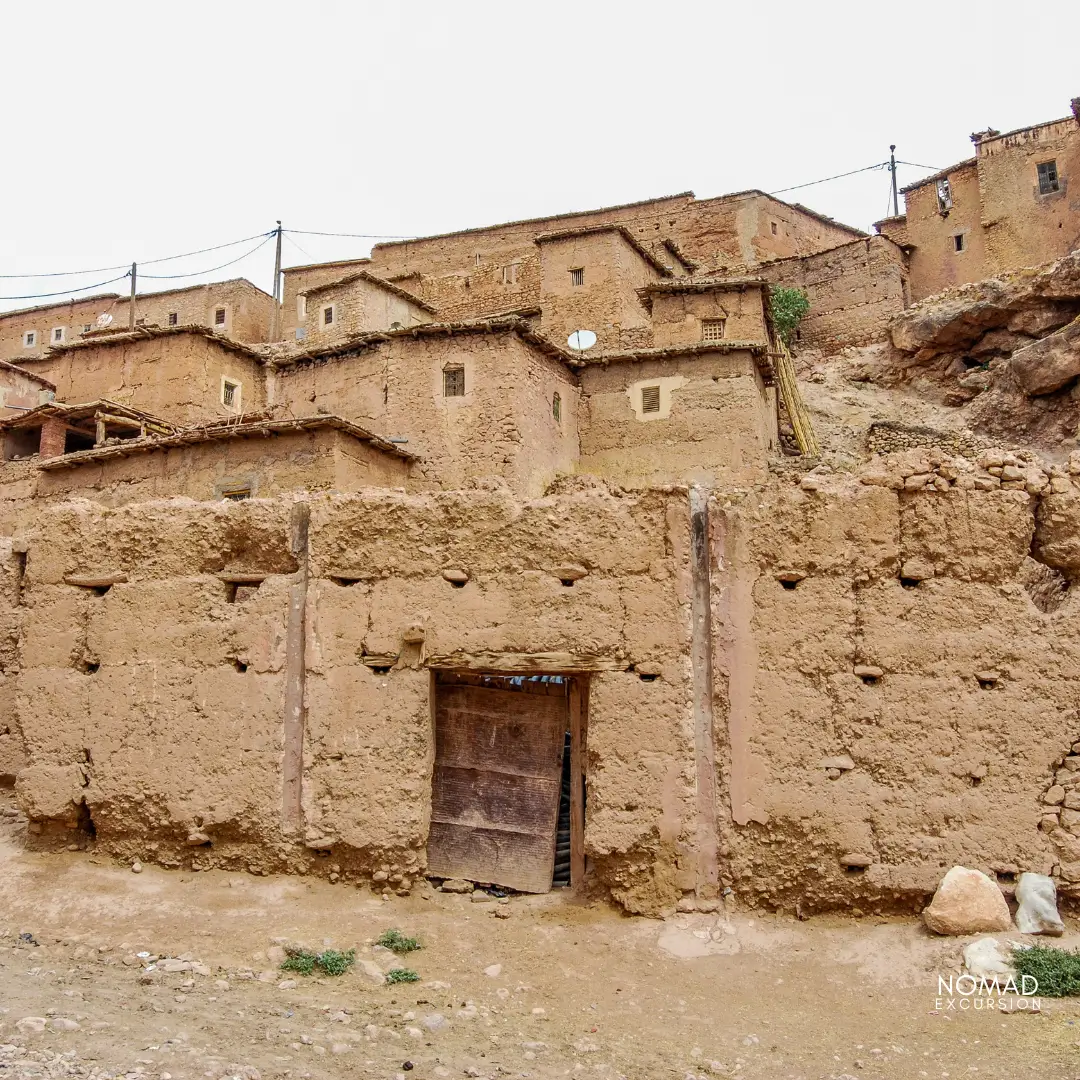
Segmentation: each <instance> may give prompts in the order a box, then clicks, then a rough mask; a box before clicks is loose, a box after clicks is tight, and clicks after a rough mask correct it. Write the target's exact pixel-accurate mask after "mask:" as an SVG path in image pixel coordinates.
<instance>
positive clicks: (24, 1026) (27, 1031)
mask: <svg viewBox="0 0 1080 1080" xmlns="http://www.w3.org/2000/svg"><path fill="white" fill-rule="evenodd" d="M47 1023H48V1021H47V1020H46V1019H45V1017H44V1016H24V1017H23V1018H22V1019H21V1020H16V1021H15V1027H16V1028H18V1030H19V1031H21V1032H22V1033H23V1034H24V1035H32V1034H36V1033H38V1032H41V1031H44V1030H45V1025H46V1024H47Z"/></svg>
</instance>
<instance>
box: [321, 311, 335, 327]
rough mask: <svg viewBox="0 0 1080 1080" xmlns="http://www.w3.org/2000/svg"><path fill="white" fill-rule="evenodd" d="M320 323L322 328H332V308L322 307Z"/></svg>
mask: <svg viewBox="0 0 1080 1080" xmlns="http://www.w3.org/2000/svg"><path fill="white" fill-rule="evenodd" d="M322 321H323V326H332V325H333V323H334V308H333V306H330V307H324V308H323V309H322Z"/></svg>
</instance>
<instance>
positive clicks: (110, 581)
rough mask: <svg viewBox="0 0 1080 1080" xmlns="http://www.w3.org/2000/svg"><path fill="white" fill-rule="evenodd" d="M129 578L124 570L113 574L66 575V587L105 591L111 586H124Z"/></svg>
mask: <svg viewBox="0 0 1080 1080" xmlns="http://www.w3.org/2000/svg"><path fill="white" fill-rule="evenodd" d="M127 579H128V576H127V574H125V573H124V572H123V571H122V570H120V571H116V572H115V573H112V574H65V575H64V584H65V585H78V586H79V588H81V589H103V588H106V587H107V586H109V585H122V584H123V583H124V582H125V581H127Z"/></svg>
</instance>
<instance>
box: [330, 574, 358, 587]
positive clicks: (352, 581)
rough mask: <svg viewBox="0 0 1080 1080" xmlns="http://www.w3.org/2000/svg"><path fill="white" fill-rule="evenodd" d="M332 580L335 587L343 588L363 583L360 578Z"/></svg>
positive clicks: (336, 578) (337, 578) (333, 578)
mask: <svg viewBox="0 0 1080 1080" xmlns="http://www.w3.org/2000/svg"><path fill="white" fill-rule="evenodd" d="M330 580H331V581H332V582H333V583H334V584H335V585H340V586H341V587H342V588H348V587H349V586H350V585H355V584H357V582H359V581H362V580H363V579H362V578H358V577H333V576H332V577H331V578H330Z"/></svg>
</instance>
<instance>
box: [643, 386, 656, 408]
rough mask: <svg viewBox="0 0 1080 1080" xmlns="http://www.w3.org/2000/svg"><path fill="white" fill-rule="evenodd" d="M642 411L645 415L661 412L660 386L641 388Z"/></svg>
mask: <svg viewBox="0 0 1080 1080" xmlns="http://www.w3.org/2000/svg"><path fill="white" fill-rule="evenodd" d="M641 411H642V412H643V413H651V412H659V411H660V387H659V386H643V387H642V388H641Z"/></svg>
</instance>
